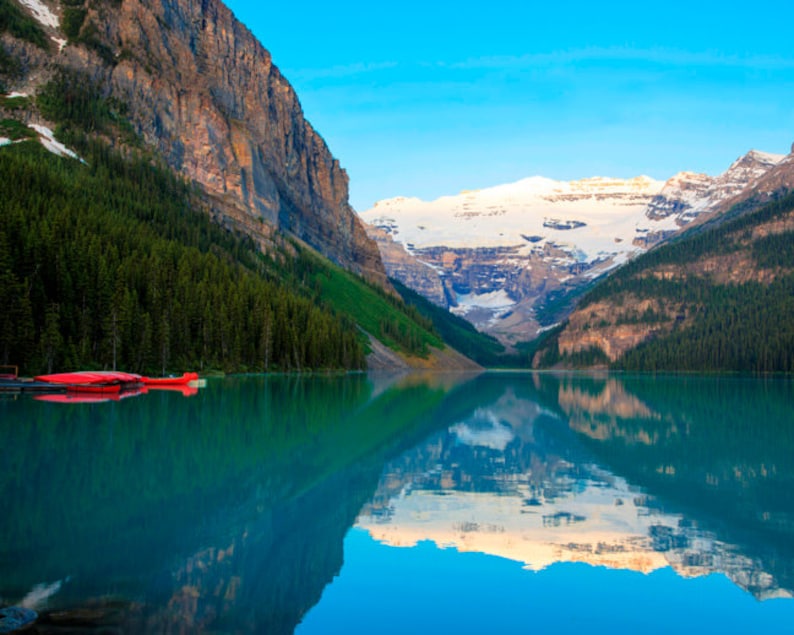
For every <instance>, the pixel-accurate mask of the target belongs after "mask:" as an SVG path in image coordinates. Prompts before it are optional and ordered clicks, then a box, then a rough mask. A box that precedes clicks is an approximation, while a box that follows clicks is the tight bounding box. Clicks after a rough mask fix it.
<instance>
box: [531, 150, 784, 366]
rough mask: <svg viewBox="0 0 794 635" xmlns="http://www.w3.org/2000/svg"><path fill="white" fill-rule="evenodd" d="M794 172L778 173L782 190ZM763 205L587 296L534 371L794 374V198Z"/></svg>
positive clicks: (645, 260) (693, 234) (779, 196)
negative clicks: (582, 368)
mask: <svg viewBox="0 0 794 635" xmlns="http://www.w3.org/2000/svg"><path fill="white" fill-rule="evenodd" d="M792 164H793V163H792V161H791V160H790V158H789V159H786V161H785V162H782V163H780V164H778V169H777V170H776V177H775V179H776V182H781V181H780V180H779V179H780V178H782V176H783V173H784V171H785V170H786V169H789V170H790V167H791V166H792ZM789 176H790V173H789ZM757 196H759V195H756V196H753V197H751V198H749V199H747V200H746V201H744V202H743V203H740V204H738V205H736V206H734V207H733V208H731V210H729V211H728V212H727V213H726V214H724V215H722V216H717V217H715V218H713V219H712V220H711V221H709V222H706V223H704V224H702V225H700V226H698V227H693V228H692V229H691V230H690V231H688V232H686V233H685V234H684V235H683V236H681V237H680V238H677V239H676V240H673V241H671V242H670V243H667V244H664V245H661V246H659V247H658V248H656V249H654V250H652V251H651V252H649V253H647V254H644V255H643V256H641V257H639V258H637V259H636V260H635V261H633V262H631V263H630V264H628V265H627V266H626V267H624V268H623V269H621V270H619V271H617V272H616V273H615V274H613V275H612V276H610V277H609V278H608V279H607V280H605V281H604V282H603V283H602V284H600V285H599V286H597V287H596V288H594V289H593V290H592V291H590V292H589V293H588V294H586V295H585V296H584V297H583V298H582V300H581V302H580V303H579V305H578V307H577V309H576V310H575V311H574V312H573V313H572V314H571V315H570V317H569V318H568V320H567V322H566V323H565V324H564V325H563V326H562V327H561V329H560V330H559V332H556V333H554V334H553V335H552V336H550V337H548V340H547V341H546V342H545V344H544V346H543V347H542V350H541V351H540V352H539V353H538V354H537V355H536V357H535V363H536V364H537V365H541V366H548V365H576V366H579V365H592V364H594V363H595V364H601V365H605V364H609V365H612V366H616V367H618V368H624V369H628V370H652V371H656V370H693V371H717V370H719V371H724V370H733V371H746V372H779V371H783V372H791V371H792V370H794V320H792V317H791V316H792V315H794V194H791V193H786V190H785V188H784V189H783V190H780V191H778V192H777V193H773V192H764V193H763V198H768V199H770V200H769V202H767V203H766V204H763V205H761V206H759V205H758V199H757Z"/></svg>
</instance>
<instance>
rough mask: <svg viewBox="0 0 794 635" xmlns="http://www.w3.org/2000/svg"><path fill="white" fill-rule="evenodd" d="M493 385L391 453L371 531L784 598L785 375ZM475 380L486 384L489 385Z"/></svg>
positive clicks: (789, 553)
mask: <svg viewBox="0 0 794 635" xmlns="http://www.w3.org/2000/svg"><path fill="white" fill-rule="evenodd" d="M477 383H478V389H479V390H480V391H482V389H483V388H484V386H485V385H487V384H490V383H498V384H499V385H500V386H501V395H500V396H499V397H498V398H496V399H494V400H492V401H491V402H490V403H487V404H482V405H480V406H479V407H478V408H477V409H476V410H475V411H474V412H472V413H471V414H470V415H469V416H468V417H466V418H463V419H461V420H459V421H457V422H456V423H455V424H454V425H452V426H450V427H449V428H448V429H446V430H444V431H441V432H439V433H437V434H436V435H435V436H433V437H432V438H430V439H428V440H427V441H426V442H425V443H423V444H422V445H421V446H419V447H417V448H415V449H413V450H411V451H410V452H408V453H406V454H405V455H403V456H402V457H400V459H398V460H397V461H394V462H392V463H390V464H389V465H388V466H387V467H386V469H385V471H384V475H383V477H382V479H381V483H380V485H379V487H378V492H377V493H376V495H375V497H374V499H373V501H372V502H371V503H370V504H368V505H367V506H366V507H365V508H364V510H363V512H362V514H361V515H360V517H359V519H358V525H359V526H360V527H362V528H365V529H366V530H367V531H369V532H370V534H371V535H372V536H373V537H374V538H376V539H377V540H379V541H381V542H383V543H385V544H387V545H392V546H413V545H416V544H417V543H419V542H420V541H423V540H431V541H433V542H434V543H435V544H437V545H438V546H440V547H453V548H455V549H457V550H459V551H462V552H467V551H474V552H481V553H488V554H492V555H496V556H501V557H504V558H509V559H512V560H515V561H518V562H521V563H523V565H524V566H525V567H526V568H528V569H532V570H541V569H544V568H546V567H549V566H550V565H552V564H554V563H558V562H585V563H588V564H591V565H597V566H605V567H609V568H619V569H631V570H635V571H641V572H646V573H647V572H650V571H653V570H656V569H660V568H664V567H671V568H672V569H674V570H675V571H676V572H677V573H678V574H679V575H681V576H684V577H695V576H704V575H708V574H711V573H715V572H718V573H724V574H725V575H727V576H728V577H729V578H730V579H731V580H733V581H734V582H735V583H736V584H737V585H738V586H740V587H741V588H743V589H746V590H747V591H749V592H751V593H752V594H754V595H755V596H756V597H757V598H759V599H765V598H771V597H791V596H792V591H793V590H794V579H792V577H791V566H792V564H793V563H794V542H792V540H791V539H792V537H794V522H792V521H793V520H794V516H793V515H792V513H793V512H794V497H792V492H794V490H792V487H791V486H792V485H794V412H792V408H791V404H792V403H794V399H792V387H791V383H790V382H789V381H786V380H748V379H737V378H713V377H712V378H695V377H689V378H653V379H651V378H633V379H632V378H622V379H616V378H614V377H604V378H591V377H576V376H563V377H554V376H548V375H535V376H531V377H528V378H527V377H524V378H521V377H514V378H512V379H510V380H507V381H506V380H505V378H504V377H503V376H500V377H493V376H484V377H482V378H480V379H478V382H477ZM486 392H487V390H486Z"/></svg>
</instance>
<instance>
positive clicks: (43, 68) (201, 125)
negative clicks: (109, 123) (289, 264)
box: [3, 0, 385, 284]
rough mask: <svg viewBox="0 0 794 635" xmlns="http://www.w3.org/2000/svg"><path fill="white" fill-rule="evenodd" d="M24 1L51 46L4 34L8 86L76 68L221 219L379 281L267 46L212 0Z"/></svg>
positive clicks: (344, 189) (341, 188)
mask: <svg viewBox="0 0 794 635" xmlns="http://www.w3.org/2000/svg"><path fill="white" fill-rule="evenodd" d="M9 2H10V3H11V6H15V5H14V4H13V1H12V0H4V3H5V4H9ZM22 4H23V7H25V8H28V9H30V10H31V11H32V16H33V17H34V18H35V19H36V20H37V21H38V26H39V27H40V28H41V29H42V30H43V31H44V33H45V34H47V35H48V36H49V37H50V38H52V39H54V40H56V41H58V48H57V49H56V48H55V46H54V45H55V42H50V43H49V44H48V46H49V49H50V50H49V51H43V50H42V47H39V46H36V45H35V44H33V43H31V42H28V41H24V40H20V39H18V38H10V37H8V34H6V35H5V36H4V40H3V45H4V48H5V49H6V52H7V53H6V54H10V55H11V56H12V57H16V58H17V59H20V60H22V63H21V66H22V67H23V71H24V72H23V73H22V77H17V78H14V79H13V81H8V80H6V81H5V83H6V85H7V87H8V88H10V89H11V90H16V91H18V92H20V93H24V94H27V93H30V94H35V93H36V92H38V90H39V88H40V86H41V84H42V80H45V81H46V79H49V78H50V77H51V76H52V73H53V64H57V66H58V67H60V68H68V69H72V70H74V71H76V72H79V73H81V74H84V75H85V76H86V77H87V78H88V79H90V80H91V81H93V82H94V83H97V84H98V85H100V86H101V89H102V92H103V96H105V97H108V96H110V97H113V98H114V99H117V100H119V101H120V102H122V103H124V104H125V106H126V109H127V113H126V116H127V118H128V119H129V121H130V122H131V124H132V126H133V128H134V130H135V132H136V133H137V134H139V135H140V136H142V138H143V139H144V141H145V143H146V145H147V146H148V147H150V148H154V149H156V150H157V151H158V153H159V154H160V155H162V156H163V157H165V159H166V161H167V163H168V164H169V165H170V166H171V167H172V168H174V169H175V170H176V171H177V172H179V173H181V174H183V175H184V176H186V177H187V178H189V179H190V180H191V181H192V182H193V183H195V184H197V185H199V186H200V187H202V188H203V189H204V191H205V192H206V193H207V194H208V196H209V199H210V200H211V202H212V207H213V212H214V213H215V214H216V215H218V216H219V217H220V218H221V219H222V220H223V222H224V223H226V224H228V225H230V226H232V227H235V228H240V229H243V230H244V231H245V232H246V233H247V234H249V235H251V236H253V237H254V238H255V239H256V240H257V241H259V242H263V243H267V242H268V241H269V240H270V239H271V238H272V235H273V232H274V231H284V232H287V233H289V234H291V235H293V236H296V237H297V238H299V239H301V240H303V241H305V242H306V243H308V244H309V245H311V246H312V247H313V248H315V249H317V250H318V251H320V252H321V253H323V254H324V255H325V256H327V257H328V258H330V259H331V260H332V261H334V262H336V263H338V264H340V265H342V266H344V267H346V268H348V269H351V270H353V271H356V272H358V273H361V274H363V275H365V276H366V277H367V278H368V279H370V280H372V281H375V282H378V283H380V284H384V283H385V275H384V272H383V268H382V266H381V264H380V259H379V257H378V254H377V250H376V249H375V246H374V245H373V244H372V243H371V242H370V241H369V240H368V239H367V237H366V234H365V232H364V230H363V227H362V226H361V223H360V221H359V220H358V219H357V217H356V216H355V214H354V213H353V211H352V209H351V208H350V205H349V204H348V177H347V174H346V173H345V171H344V170H343V169H342V168H341V167H340V165H339V162H338V161H337V160H336V159H335V158H334V157H333V156H332V155H331V153H330V151H329V149H328V147H327V146H326V144H325V142H324V141H323V139H322V138H321V137H320V135H319V134H317V132H315V130H314V129H313V128H312V127H311V125H310V124H309V123H308V122H307V121H306V120H305V119H304V117H303V113H302V111H301V107H300V103H299V101H298V97H297V95H296V94H295V91H294V90H293V89H292V87H291V86H290V84H289V83H288V82H287V80H286V79H285V78H284V77H283V76H282V75H281V73H280V72H279V70H278V69H277V68H276V67H275V66H274V65H273V63H272V60H271V57H270V54H269V53H268V51H267V50H265V48H264V47H263V46H262V45H261V44H260V43H259V42H258V41H257V40H256V38H255V37H254V36H253V35H252V34H251V33H250V31H248V29H246V27H245V26H243V25H242V24H241V23H240V22H239V21H237V20H236V19H235V17H234V15H233V14H232V13H231V11H230V10H229V9H228V8H226V6H225V5H224V4H223V3H222V2H220V1H219V0H208V1H204V2H190V1H187V0H171V1H159V0H125V1H124V2H114V1H112V0H105V1H100V2H89V3H86V2H80V1H79V0H76V1H70V2H68V3H66V2H64V3H60V4H59V3H54V2H51V3H50V4H44V3H43V2H41V0H24V2H23V3H22ZM64 38H66V39H68V44H67V43H66V41H65V39H64ZM45 48H46V47H45ZM47 53H48V54H47Z"/></svg>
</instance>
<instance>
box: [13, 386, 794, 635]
mask: <svg viewBox="0 0 794 635" xmlns="http://www.w3.org/2000/svg"><path fill="white" fill-rule="evenodd" d="M0 435H2V437H1V438H2V443H3V461H2V463H0V496H2V499H0V500H2V501H3V508H4V511H3V514H2V516H0V606H1V605H4V604H15V605H19V604H24V605H26V606H29V607H31V608H34V609H36V610H37V611H38V612H39V613H40V614H42V615H43V616H45V617H46V616H47V615H49V614H52V613H53V612H59V611H67V612H68V611H77V610H80V609H86V608H90V609H91V610H92V611H94V613H92V615H99V616H100V617H99V618H95V622H96V624H95V625H98V626H102V627H108V626H111V627H113V628H115V629H117V630H120V631H121V632H131V633H137V632H172V631H182V632H213V633H225V632H228V633H293V632H295V633H300V634H308V633H439V632H440V633H447V632H455V633H482V632H501V633H526V632H551V631H554V632H557V633H559V632H574V631H583V630H586V631H589V632H594V633H607V632H608V633H629V632H632V633H633V632H637V631H638V630H640V629H642V630H643V631H644V632H648V633H671V632H697V633H703V632H707V633H708V632H721V633H746V632H759V631H761V630H762V629H763V630H766V631H768V632H775V633H781V632H784V633H785V632H794V600H792V599H790V598H791V596H792V595H794V382H792V380H791V379H780V378H777V379H748V378H737V377H723V378H718V377H697V376H686V377H660V378H651V377H610V376H603V377H590V376H575V375H562V376H555V375H549V374H521V373H516V374H510V373H487V374H483V375H479V376H474V375H457V376H456V375H449V376H447V375H410V376H403V377H393V376H379V375H371V376H367V375H351V376H346V377H311V378H296V377H269V378H265V377H244V378H230V379H224V380H212V381H210V382H209V384H208V386H207V388H205V389H202V390H200V391H199V393H198V394H197V395H195V396H192V397H183V396H182V395H181V394H179V393H170V392H152V393H149V394H147V395H141V396H138V397H134V398H130V399H124V400H121V401H118V402H108V403H97V404H76V403H70V404H56V403H46V402H41V401H37V400H35V399H33V398H32V397H27V396H20V397H16V398H12V397H8V396H0ZM83 614H85V611H83Z"/></svg>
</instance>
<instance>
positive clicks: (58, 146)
mask: <svg viewBox="0 0 794 635" xmlns="http://www.w3.org/2000/svg"><path fill="white" fill-rule="evenodd" d="M30 127H31V128H32V129H33V130H35V131H36V132H38V133H39V140H40V141H41V145H43V146H44V147H45V148H47V150H49V151H50V152H52V153H53V154H56V155H58V156H59V157H69V158H70V159H77V160H78V161H80V162H81V163H85V161H83V159H81V158H80V157H79V156H78V155H77V154H76V153H75V152H74V151H72V150H70V149H69V148H67V147H66V146H65V145H63V144H62V143H61V142H60V141H57V140H56V139H55V135H54V134H53V132H52V130H50V129H49V128H47V127H46V126H40V125H38V124H35V123H32V124H30Z"/></svg>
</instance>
